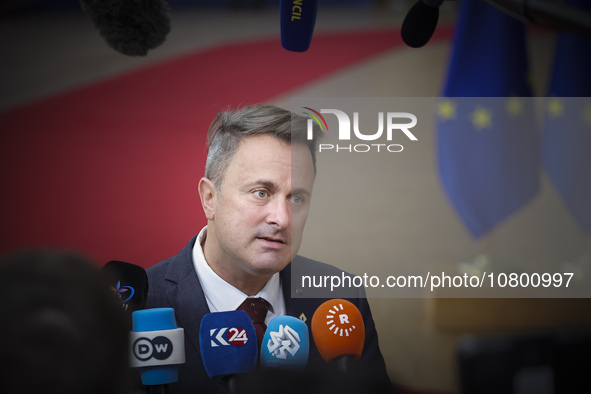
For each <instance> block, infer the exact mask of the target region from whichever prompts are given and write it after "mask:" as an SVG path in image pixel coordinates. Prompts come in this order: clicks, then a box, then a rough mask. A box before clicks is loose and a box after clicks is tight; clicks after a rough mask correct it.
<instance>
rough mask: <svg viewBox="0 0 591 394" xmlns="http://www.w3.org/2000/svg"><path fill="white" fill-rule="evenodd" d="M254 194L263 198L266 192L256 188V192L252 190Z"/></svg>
mask: <svg viewBox="0 0 591 394" xmlns="http://www.w3.org/2000/svg"><path fill="white" fill-rule="evenodd" d="M254 194H255V196H257V197H258V198H265V197H267V195H268V194H267V192H266V191H264V190H257V191H256V192H254Z"/></svg>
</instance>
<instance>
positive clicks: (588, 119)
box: [583, 104, 591, 126]
mask: <svg viewBox="0 0 591 394" xmlns="http://www.w3.org/2000/svg"><path fill="white" fill-rule="evenodd" d="M583 121H584V122H585V124H586V125H587V126H591V104H587V106H586V107H585V109H584V110H583Z"/></svg>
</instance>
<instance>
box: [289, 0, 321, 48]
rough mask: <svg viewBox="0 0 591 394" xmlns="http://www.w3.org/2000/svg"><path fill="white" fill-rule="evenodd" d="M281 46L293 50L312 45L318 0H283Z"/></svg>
mask: <svg viewBox="0 0 591 394" xmlns="http://www.w3.org/2000/svg"><path fill="white" fill-rule="evenodd" d="M280 8H281V9H280V14H281V46H283V48H285V49H287V50H288V51H292V52H305V51H307V50H308V48H309V47H310V43H311V42H312V35H313V33H314V25H315V23H316V13H317V11H318V0H281V7H280Z"/></svg>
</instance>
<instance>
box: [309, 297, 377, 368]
mask: <svg viewBox="0 0 591 394" xmlns="http://www.w3.org/2000/svg"><path fill="white" fill-rule="evenodd" d="M312 336H313V337H314V343H315V344H316V348H317V349H318V352H319V353H320V355H321V356H322V358H323V359H324V361H326V362H332V363H335V364H337V366H338V368H339V369H341V370H342V371H344V372H347V371H349V370H350V369H351V366H352V364H354V363H355V362H356V361H357V360H358V359H359V357H361V353H362V352H363V344H364V342H365V324H364V323H363V317H362V316H361V313H360V312H359V309H357V307H356V306H355V305H353V304H352V303H351V302H349V301H346V300H342V299H334V300H329V301H326V302H325V303H323V304H322V305H320V306H319V307H318V309H316V312H314V316H312Z"/></svg>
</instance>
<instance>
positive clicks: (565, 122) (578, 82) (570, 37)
mask: <svg viewBox="0 0 591 394" xmlns="http://www.w3.org/2000/svg"><path fill="white" fill-rule="evenodd" d="M566 4H568V5H572V6H574V7H577V8H579V9H583V10H586V11H591V3H590V2H589V1H588V0H570V1H567V2H566ZM548 96H549V97H548V98H547V99H546V108H545V111H544V118H545V122H544V131H543V136H542V138H543V147H542V161H543V164H544V168H545V170H546V173H547V174H548V177H549V178H550V180H551V182H552V184H553V185H554V187H555V189H556V191H557V193H558V194H559V195H560V197H561V199H562V200H563V202H564V204H565V205H566V207H567V208H568V210H569V211H570V212H571V213H572V215H573V216H574V218H575V220H576V222H577V223H578V224H579V225H580V227H581V228H582V229H583V231H584V232H591V98H590V97H589V96H591V39H590V38H589V37H585V36H581V35H578V34H576V33H571V32H564V33H560V34H559V36H558V42H557V45H556V53H555V60H554V69H553V71H552V80H551V82H550V86H549V89H548ZM550 96H553V97H550Z"/></svg>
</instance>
